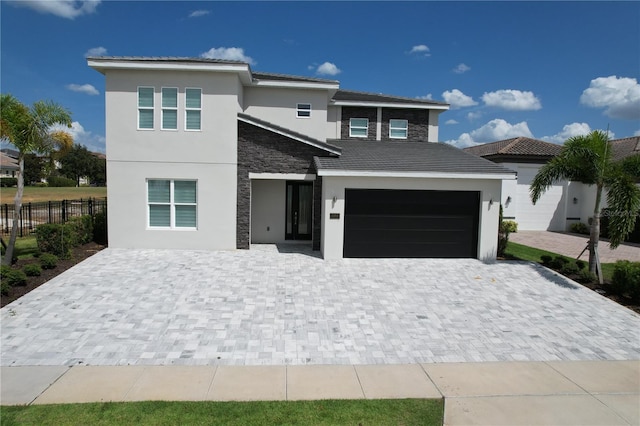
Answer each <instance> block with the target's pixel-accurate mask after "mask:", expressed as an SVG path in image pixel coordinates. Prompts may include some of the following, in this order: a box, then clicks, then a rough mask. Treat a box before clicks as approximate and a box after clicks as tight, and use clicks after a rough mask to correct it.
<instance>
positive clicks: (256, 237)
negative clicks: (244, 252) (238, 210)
mask: <svg viewBox="0 0 640 426" xmlns="http://www.w3.org/2000/svg"><path fill="white" fill-rule="evenodd" d="M285 203H286V181H285V180H252V181H251V242H252V243H255V244H265V243H281V242H284V241H285V219H286V212H285V210H286V206H285Z"/></svg>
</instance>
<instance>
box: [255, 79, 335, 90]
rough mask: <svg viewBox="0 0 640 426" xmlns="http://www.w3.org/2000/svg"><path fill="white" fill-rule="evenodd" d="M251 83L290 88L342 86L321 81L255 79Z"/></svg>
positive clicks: (326, 88)
mask: <svg viewBox="0 0 640 426" xmlns="http://www.w3.org/2000/svg"><path fill="white" fill-rule="evenodd" d="M251 85H252V86H255V87H276V88H288V89H318V90H338V89H339V88H340V84H339V83H320V82H315V81H279V80H254V81H253V83H252V84H251Z"/></svg>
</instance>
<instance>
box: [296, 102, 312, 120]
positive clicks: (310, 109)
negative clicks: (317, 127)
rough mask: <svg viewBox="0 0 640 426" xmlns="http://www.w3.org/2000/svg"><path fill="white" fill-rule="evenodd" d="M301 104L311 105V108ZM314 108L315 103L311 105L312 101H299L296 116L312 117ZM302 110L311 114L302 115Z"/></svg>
mask: <svg viewBox="0 0 640 426" xmlns="http://www.w3.org/2000/svg"><path fill="white" fill-rule="evenodd" d="M300 105H309V108H308V109H307V108H300ZM312 110H313V105H311V102H298V103H296V118H311V111H312ZM301 112H308V113H309V115H300V113H301Z"/></svg>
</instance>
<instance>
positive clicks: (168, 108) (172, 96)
mask: <svg viewBox="0 0 640 426" xmlns="http://www.w3.org/2000/svg"><path fill="white" fill-rule="evenodd" d="M162 130H178V89H177V88H175V87H163V88H162Z"/></svg>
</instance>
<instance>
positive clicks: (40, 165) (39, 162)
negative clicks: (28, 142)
mask: <svg viewBox="0 0 640 426" xmlns="http://www.w3.org/2000/svg"><path fill="white" fill-rule="evenodd" d="M45 161H46V160H45V159H44V158H42V157H39V156H37V155H36V154H25V156H24V182H25V185H33V184H34V183H37V182H40V181H42V179H43V178H44V177H45V170H44V167H45Z"/></svg>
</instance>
